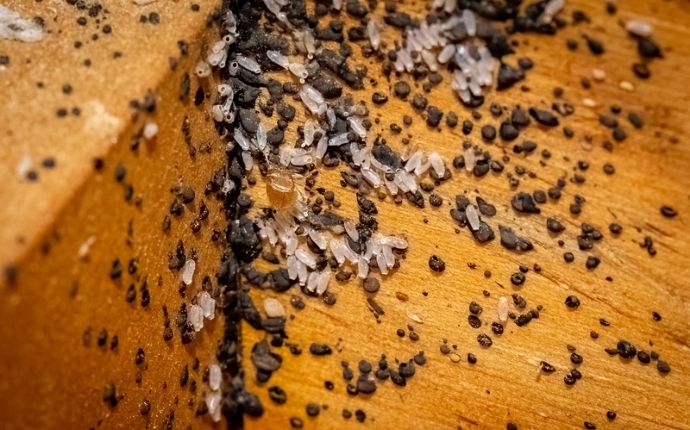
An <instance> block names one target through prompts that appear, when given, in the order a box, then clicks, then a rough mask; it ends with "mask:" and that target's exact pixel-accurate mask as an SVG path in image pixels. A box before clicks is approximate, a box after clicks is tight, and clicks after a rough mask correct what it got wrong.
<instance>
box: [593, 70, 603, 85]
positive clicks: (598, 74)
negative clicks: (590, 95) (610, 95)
mask: <svg viewBox="0 0 690 430" xmlns="http://www.w3.org/2000/svg"><path fill="white" fill-rule="evenodd" d="M592 79H594V80H595V81H599V82H601V81H603V80H604V79H606V72H605V71H604V70H602V69H597V68H595V69H592Z"/></svg>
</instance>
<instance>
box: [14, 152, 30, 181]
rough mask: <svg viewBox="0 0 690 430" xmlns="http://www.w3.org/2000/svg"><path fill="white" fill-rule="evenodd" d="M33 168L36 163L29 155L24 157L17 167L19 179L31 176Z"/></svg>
mask: <svg viewBox="0 0 690 430" xmlns="http://www.w3.org/2000/svg"><path fill="white" fill-rule="evenodd" d="M33 166H34V162H33V161H32V160H31V157H29V156H28V155H25V156H23V157H22V158H21V159H20V160H19V162H18V163H17V167H15V172H16V173H17V177H18V178H19V179H24V178H26V175H28V174H29V172H30V171H31V169H32V168H33Z"/></svg>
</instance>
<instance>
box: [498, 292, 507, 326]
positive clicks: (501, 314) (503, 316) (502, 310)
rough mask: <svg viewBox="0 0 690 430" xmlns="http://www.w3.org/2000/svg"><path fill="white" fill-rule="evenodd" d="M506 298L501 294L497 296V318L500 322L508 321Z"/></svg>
mask: <svg viewBox="0 0 690 430" xmlns="http://www.w3.org/2000/svg"><path fill="white" fill-rule="evenodd" d="M508 310H509V309H508V298H507V297H506V296H501V297H499V298H498V320H499V321H501V322H506V321H508Z"/></svg>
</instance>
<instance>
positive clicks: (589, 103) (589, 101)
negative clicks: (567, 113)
mask: <svg viewBox="0 0 690 430" xmlns="http://www.w3.org/2000/svg"><path fill="white" fill-rule="evenodd" d="M582 104H583V105H584V106H585V107H596V106H597V102H596V101H595V100H594V99H590V98H589V97H586V98H584V99H582Z"/></svg>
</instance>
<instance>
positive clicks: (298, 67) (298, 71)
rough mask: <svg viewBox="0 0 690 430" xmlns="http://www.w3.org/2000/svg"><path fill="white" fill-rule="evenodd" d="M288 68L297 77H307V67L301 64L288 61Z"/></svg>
mask: <svg viewBox="0 0 690 430" xmlns="http://www.w3.org/2000/svg"><path fill="white" fill-rule="evenodd" d="M288 70H290V72H291V73H292V74H293V75H295V76H297V77H298V78H300V79H302V80H304V79H307V77H309V72H308V71H307V68H306V67H304V65H303V64H300V63H290V64H289V65H288Z"/></svg>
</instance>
